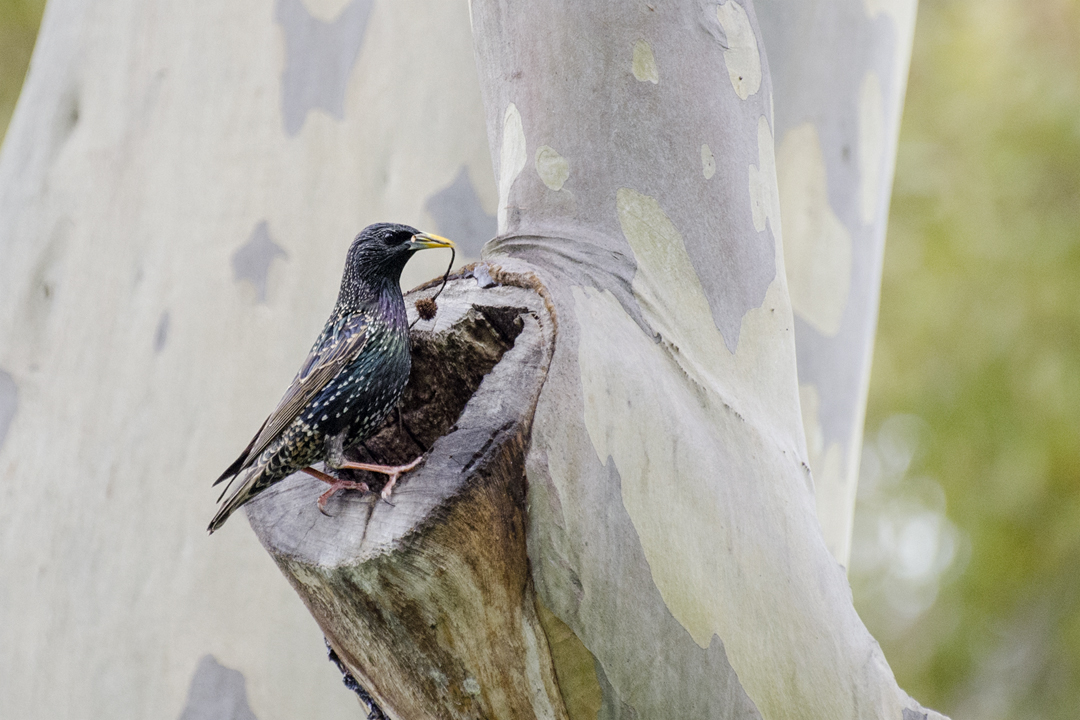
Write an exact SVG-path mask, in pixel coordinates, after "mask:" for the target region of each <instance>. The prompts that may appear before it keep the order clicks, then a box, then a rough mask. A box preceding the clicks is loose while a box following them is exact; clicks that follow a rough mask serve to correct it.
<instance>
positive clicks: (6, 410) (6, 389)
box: [0, 370, 19, 447]
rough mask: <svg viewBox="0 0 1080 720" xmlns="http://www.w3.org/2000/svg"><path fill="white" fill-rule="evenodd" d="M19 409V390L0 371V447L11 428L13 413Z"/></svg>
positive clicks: (12, 381)
mask: <svg viewBox="0 0 1080 720" xmlns="http://www.w3.org/2000/svg"><path fill="white" fill-rule="evenodd" d="M18 407H19V388H18V386H16V385H15V380H14V379H12V377H11V375H9V374H8V373H6V372H4V371H3V370H0V447H3V446H4V439H5V438H6V437H7V433H8V430H9V429H10V428H11V421H12V420H14V419H15V411H16V410H17V409H18Z"/></svg>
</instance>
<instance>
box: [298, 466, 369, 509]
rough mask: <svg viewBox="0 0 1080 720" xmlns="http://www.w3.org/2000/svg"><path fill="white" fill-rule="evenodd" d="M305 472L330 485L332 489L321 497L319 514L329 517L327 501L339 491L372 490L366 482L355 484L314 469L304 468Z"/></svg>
mask: <svg viewBox="0 0 1080 720" xmlns="http://www.w3.org/2000/svg"><path fill="white" fill-rule="evenodd" d="M304 472H306V473H307V474H308V475H310V476H311V477H313V478H316V479H318V480H322V481H323V482H324V483H327V484H328V485H330V489H329V490H327V491H326V492H324V493H323V494H322V495H320V496H319V512H321V513H322V514H323V515H326V516H327V517H330V514H329V513H328V512H326V501H327V500H329V499H330V498H332V497H334V495H335V493H337V492H338V491H339V490H359V491H360V492H367V491H368V490H370V489H371V488H369V487H368V484H367V483H366V482H353V481H352V480H341V479H339V478H336V477H334V476H333V475H327V474H326V473H324V472H322V471H321V470H316V469H315V468H313V467H306V468H304Z"/></svg>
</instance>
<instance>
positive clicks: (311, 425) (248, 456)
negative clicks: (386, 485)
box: [209, 224, 452, 532]
mask: <svg viewBox="0 0 1080 720" xmlns="http://www.w3.org/2000/svg"><path fill="white" fill-rule="evenodd" d="M451 246H452V244H451V243H450V242H449V241H447V240H445V239H444V238H439V237H438V236H434V235H425V234H423V233H420V232H419V231H418V230H416V229H415V228H411V227H408V226H407V225H392V224H379V225H371V226H369V227H367V228H365V229H364V231H363V232H361V233H360V235H358V236H357V237H356V239H355V240H354V241H353V244H352V246H351V247H350V248H349V254H348V258H347V259H346V262H345V272H344V274H343V276H342V279H341V290H340V292H339V293H338V300H337V303H336V304H335V306H334V310H333V312H332V313H331V314H330V318H329V319H328V320H327V321H326V325H325V327H323V331H322V333H321V334H320V335H319V337H318V339H317V340H316V341H315V344H314V345H313V346H312V348H311V352H310V353H308V357H307V360H306V361H305V362H304V365H303V366H302V367H301V368H300V372H298V373H297V375H296V378H295V379H294V380H293V382H292V384H291V385H290V386H289V389H288V390H287V391H286V392H285V395H284V397H282V399H281V401H280V402H279V403H278V406H277V407H276V408H275V409H274V411H273V412H272V413H270V416H269V417H268V418H267V419H266V422H264V423H263V426H262V427H261V428H260V429H259V432H258V433H256V434H255V437H254V438H253V439H252V441H251V443H249V444H248V447H247V448H246V449H245V450H244V452H243V453H241V454H240V457H239V458H237V459H236V461H235V462H234V463H233V464H232V465H230V466H229V468H228V469H227V470H226V471H225V472H224V473H223V474H222V475H221V477H220V478H218V479H217V481H216V482H215V483H214V484H215V485H216V484H217V483H220V482H222V481H224V480H227V479H229V478H232V481H230V483H229V485H228V486H227V487H226V490H225V492H226V493H229V492H230V488H232V486H233V485H234V484H235V483H236V482H237V480H239V481H240V482H239V484H237V485H236V487H235V488H233V489H232V490H231V493H230V494H229V497H228V498H227V499H226V500H225V502H224V503H223V504H222V506H221V508H220V509H219V510H218V512H217V514H216V515H215V516H214V519H213V520H212V521H211V522H210V527H209V531H210V532H214V531H215V530H217V529H218V528H219V527H221V525H222V524H223V523H224V522H225V521H226V520H227V519H228V517H229V515H231V514H232V513H233V511H235V510H236V509H237V508H239V507H240V506H241V505H243V504H244V503H246V502H248V501H249V500H251V499H252V498H253V497H255V496H256V495H258V494H259V493H260V492H262V491H263V490H265V489H266V488H267V487H269V486H270V485H272V484H273V483H275V482H277V481H279V480H281V479H283V478H285V477H287V476H289V475H291V474H292V473H294V472H297V471H298V470H303V469H304V468H306V467H308V466H309V465H311V464H312V463H316V462H318V461H320V460H322V461H325V462H326V463H327V464H328V465H330V466H332V467H336V466H338V465H339V463H341V462H342V461H343V460H344V455H343V450H344V448H347V447H350V446H352V445H355V444H356V443H359V442H361V441H362V440H365V439H366V438H368V437H369V436H370V435H371V434H372V433H373V432H374V431H375V430H376V429H377V428H378V427H379V426H380V425H381V424H382V422H383V420H385V419H386V416H387V415H388V414H389V413H390V411H391V410H392V409H393V408H394V406H395V405H396V404H397V401H398V399H399V398H400V397H401V393H402V392H403V391H404V389H405V384H406V382H407V381H408V379H409V368H410V364H411V360H410V357H409V329H408V325H407V320H406V316H405V302H404V300H403V298H402V296H401V289H400V286H399V284H400V282H401V271H402V269H403V268H404V267H405V263H406V262H408V260H409V258H410V257H411V256H412V254H413V253H414V252H416V251H417V250H421V249H424V248H427V247H451ZM222 495H223V496H224V495H225V493H222Z"/></svg>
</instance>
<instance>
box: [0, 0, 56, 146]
mask: <svg viewBox="0 0 1080 720" xmlns="http://www.w3.org/2000/svg"><path fill="white" fill-rule="evenodd" d="M44 9H45V0H0V138H2V137H4V133H5V132H6V131H7V126H8V122H9V121H10V120H11V113H12V112H13V111H14V110H15V101H16V100H18V99H19V89H20V88H22V82H23V77H24V76H25V75H26V67H27V65H29V63H30V53H31V52H32V51H33V49H34V39H35V38H36V37H37V30H38V25H39V24H40V23H41V13H42V11H44Z"/></svg>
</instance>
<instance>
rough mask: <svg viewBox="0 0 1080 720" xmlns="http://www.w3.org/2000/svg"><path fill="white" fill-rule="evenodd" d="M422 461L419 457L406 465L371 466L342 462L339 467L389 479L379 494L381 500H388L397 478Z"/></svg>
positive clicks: (422, 458)
mask: <svg viewBox="0 0 1080 720" xmlns="http://www.w3.org/2000/svg"><path fill="white" fill-rule="evenodd" d="M423 460H424V456H423V455H421V456H420V457H418V458H416V459H415V460H413V461H412V462H411V463H409V464H407V465H371V464H369V463H358V462H343V463H341V465H340V466H339V467H340V468H341V469H342V470H367V471H368V472H376V473H379V474H381V475H386V476H387V477H388V478H389V479H388V480H387V481H386V485H384V486H383V489H382V493H380V494H381V495H382V499H383V500H389V499H390V493H391V492H393V491H394V484H395V483H396V482H397V481H398V478H400V477H401V476H402V475H404V474H405V473H407V472H409V471H410V470H413V469H414V468H416V466H417V465H419V464H420V463H421V462H423Z"/></svg>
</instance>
